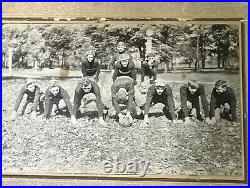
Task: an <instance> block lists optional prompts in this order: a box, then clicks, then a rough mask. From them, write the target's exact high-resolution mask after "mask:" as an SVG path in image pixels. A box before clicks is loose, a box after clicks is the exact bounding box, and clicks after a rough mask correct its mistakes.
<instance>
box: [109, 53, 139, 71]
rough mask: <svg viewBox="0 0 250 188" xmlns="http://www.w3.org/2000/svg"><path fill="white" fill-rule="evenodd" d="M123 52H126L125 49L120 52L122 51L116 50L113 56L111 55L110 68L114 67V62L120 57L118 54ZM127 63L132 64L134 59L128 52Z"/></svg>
mask: <svg viewBox="0 0 250 188" xmlns="http://www.w3.org/2000/svg"><path fill="white" fill-rule="evenodd" d="M124 54H128V53H127V52H126V51H124V52H122V53H119V52H117V53H115V54H114V55H113V56H112V59H111V62H110V65H111V66H110V67H111V68H112V69H115V64H116V62H117V61H118V60H119V59H120V56H121V55H124ZM129 57H130V58H129V64H134V61H133V57H132V56H131V55H130V54H129Z"/></svg>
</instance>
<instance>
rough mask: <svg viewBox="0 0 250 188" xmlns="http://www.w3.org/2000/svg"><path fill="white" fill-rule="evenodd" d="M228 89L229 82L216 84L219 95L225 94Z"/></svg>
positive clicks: (223, 81)
mask: <svg viewBox="0 0 250 188" xmlns="http://www.w3.org/2000/svg"><path fill="white" fill-rule="evenodd" d="M226 89H227V82H226V81H225V80H218V81H217V82H215V90H216V92H217V93H218V94H221V93H223V92H225V91H226Z"/></svg>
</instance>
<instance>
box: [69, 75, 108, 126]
mask: <svg viewBox="0 0 250 188" xmlns="http://www.w3.org/2000/svg"><path fill="white" fill-rule="evenodd" d="M90 93H93V94H94V95H95V98H96V99H95V102H96V106H97V109H98V116H99V123H100V124H101V125H105V124H106V122H105V121H104V118H103V116H104V111H105V110H106V109H105V107H104V105H103V102H102V100H101V94H100V88H99V86H98V85H97V83H96V82H95V81H93V80H92V79H90V78H87V77H85V78H82V79H81V80H80V82H79V83H78V84H77V87H76V89H75V96H74V105H73V116H72V123H74V124H75V123H76V117H77V112H78V109H79V107H80V105H81V100H82V98H83V97H84V96H85V95H87V94H90ZM105 114H106V112H105Z"/></svg>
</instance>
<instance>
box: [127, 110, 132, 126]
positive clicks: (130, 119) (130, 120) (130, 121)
mask: <svg viewBox="0 0 250 188" xmlns="http://www.w3.org/2000/svg"><path fill="white" fill-rule="evenodd" d="M126 116H127V117H128V119H129V123H133V118H132V116H131V114H130V112H129V111H128V112H127V114H126Z"/></svg>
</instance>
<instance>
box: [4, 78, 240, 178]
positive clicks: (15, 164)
mask: <svg viewBox="0 0 250 188" xmlns="http://www.w3.org/2000/svg"><path fill="white" fill-rule="evenodd" d="M107 77H110V76H109V75H104V74H102V75H101V78H100V80H101V83H100V85H103V84H106V83H107V79H108V78H107ZM159 77H162V78H164V79H166V80H167V81H168V82H169V84H170V86H171V87H172V89H173V93H174V98H175V101H176V102H177V101H179V88H180V86H181V85H183V84H184V82H186V81H187V80H188V79H191V78H192V79H197V80H200V81H201V80H204V81H205V84H204V85H205V89H206V95H207V98H208V99H209V98H210V94H211V90H212V87H213V85H214V82H215V81H216V80H218V79H226V80H227V81H228V83H229V85H230V86H231V87H232V88H234V89H235V92H236V96H237V107H238V109H237V114H238V117H239V114H240V109H239V107H240V105H239V104H240V101H239V97H240V79H239V76H238V75H236V74H232V75H229V74H228V75H227V74H221V73H220V74H218V73H212V74H200V73H189V74H185V75H184V74H181V73H178V74H177V73H169V74H160V75H159ZM39 82H40V85H41V88H42V89H43V90H45V88H46V87H47V82H46V81H42V80H39ZM60 83H61V85H62V86H63V87H64V88H65V89H66V90H67V91H68V92H69V94H70V96H71V101H72V100H73V93H74V89H75V87H76V84H77V80H76V79H67V80H61V81H60ZM2 84H3V91H2V94H3V101H2V105H3V111H2V113H3V114H2V116H3V118H2V123H3V125H2V126H3V132H2V136H3V140H2V141H3V145H2V149H3V150H2V151H3V166H2V170H3V171H4V172H31V173H35V172H39V173H98V174H103V173H104V170H103V163H104V162H105V161H110V162H114V160H115V159H118V160H119V161H123V162H129V161H132V160H133V161H148V162H150V166H149V170H148V172H147V174H163V175H221V176H223V175H232V176H241V175H242V151H241V149H242V148H241V146H242V138H241V135H242V127H241V126H237V127H232V126H230V124H229V123H228V122H227V121H224V120H221V121H220V122H218V124H217V125H214V126H209V125H205V124H202V123H200V122H192V123H191V124H190V125H184V124H183V123H180V124H172V123H169V122H168V121H167V120H166V118H165V117H164V116H163V115H162V114H161V110H162V108H161V106H157V105H156V106H155V107H153V109H152V110H151V111H150V112H151V119H150V120H151V124H150V125H147V126H145V125H142V124H141V120H135V122H134V124H133V126H132V127H127V128H124V127H121V126H119V125H118V123H117V122H116V121H115V120H114V119H112V118H111V119H109V120H108V125H107V126H100V125H99V124H98V123H97V120H96V113H95V112H92V111H93V110H95V108H93V105H90V108H89V110H90V112H89V113H90V114H91V118H87V117H85V118H81V119H79V120H78V124H77V125H72V124H71V123H70V121H69V119H67V118H66V117H60V118H53V119H50V120H47V121H42V120H41V119H40V118H39V117H38V119H36V120H31V119H29V117H28V116H22V117H18V118H17V120H16V121H13V122H10V121H9V116H10V114H11V110H12V109H13V105H14V102H15V100H16V97H17V93H18V91H19V89H20V88H21V87H22V85H23V84H24V80H4V81H2ZM103 87H104V86H103ZM106 87H108V86H106ZM106 87H105V88H106ZM87 110H88V109H87ZM153 114H157V117H154V116H152V115H153Z"/></svg>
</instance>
